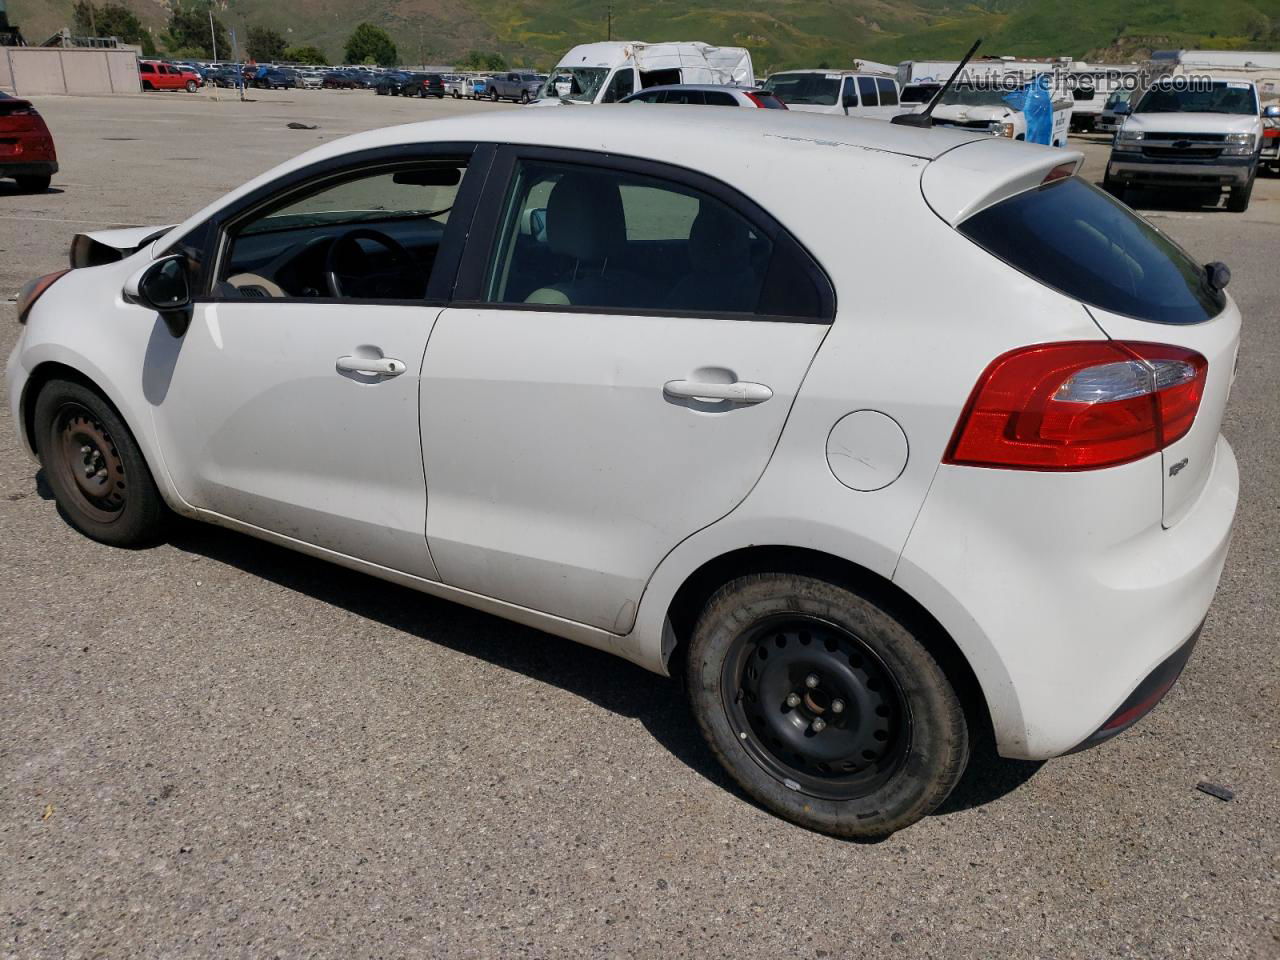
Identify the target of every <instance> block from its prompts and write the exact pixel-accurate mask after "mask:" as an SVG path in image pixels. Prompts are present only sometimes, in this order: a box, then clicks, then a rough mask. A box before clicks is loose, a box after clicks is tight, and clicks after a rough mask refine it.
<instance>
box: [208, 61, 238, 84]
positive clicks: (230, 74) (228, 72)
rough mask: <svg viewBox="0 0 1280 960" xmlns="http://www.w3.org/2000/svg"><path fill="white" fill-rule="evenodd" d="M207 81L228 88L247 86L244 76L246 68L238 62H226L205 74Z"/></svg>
mask: <svg viewBox="0 0 1280 960" xmlns="http://www.w3.org/2000/svg"><path fill="white" fill-rule="evenodd" d="M205 82H206V83H212V84H213V85H214V86H215V87H225V88H227V89H236V88H239V87H244V86H246V81H245V77H244V68H243V67H241V66H238V65H237V64H233V63H232V64H226V65H224V66H221V67H218V68H216V69H214V70H211V71H209V72H208V73H207V74H206V75H205Z"/></svg>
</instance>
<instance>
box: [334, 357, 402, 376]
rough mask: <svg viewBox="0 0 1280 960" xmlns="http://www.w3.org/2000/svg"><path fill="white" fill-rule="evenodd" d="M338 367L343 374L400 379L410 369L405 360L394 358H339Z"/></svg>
mask: <svg viewBox="0 0 1280 960" xmlns="http://www.w3.org/2000/svg"><path fill="white" fill-rule="evenodd" d="M337 367H338V369H339V370H341V371H342V372H343V373H371V374H374V375H375V376H379V377H398V376H400V374H402V373H404V372H405V370H407V369H408V368H407V367H406V366H405V365H404V361H403V360H396V359H394V358H393V357H339V358H338V363H337Z"/></svg>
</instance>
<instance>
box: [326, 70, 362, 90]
mask: <svg viewBox="0 0 1280 960" xmlns="http://www.w3.org/2000/svg"><path fill="white" fill-rule="evenodd" d="M320 85H321V86H322V87H324V88H325V89H326V90H354V89H355V88H356V87H358V86H359V84H358V83H357V82H356V79H355V77H353V76H352V75H351V74H349V73H347V72H346V71H345V70H330V71H329V72H328V73H326V74H325V75H324V77H323V79H322V80H321V81H320Z"/></svg>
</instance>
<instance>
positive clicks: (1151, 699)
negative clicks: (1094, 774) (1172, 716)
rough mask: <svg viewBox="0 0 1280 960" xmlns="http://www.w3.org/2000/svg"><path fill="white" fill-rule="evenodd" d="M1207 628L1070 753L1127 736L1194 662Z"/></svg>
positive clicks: (1191, 638)
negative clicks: (1195, 653)
mask: <svg viewBox="0 0 1280 960" xmlns="http://www.w3.org/2000/svg"><path fill="white" fill-rule="evenodd" d="M1203 627H1204V624H1203V623H1201V624H1200V626H1198V627H1196V632H1195V633H1193V634H1192V635H1191V636H1190V637H1189V638H1187V641H1186V642H1185V643H1184V644H1183V645H1182V646H1180V647H1179V648H1178V649H1177V650H1175V651H1173V653H1171V654H1169V656H1168V657H1166V658H1165V659H1164V660H1163V661H1162V662H1161V664H1160V665H1159V666H1158V667H1156V668H1155V669H1154V670H1152V671H1151V672H1150V673H1148V674H1147V675H1146V677H1145V678H1144V679H1143V681H1142V682H1141V683H1140V684H1138V685H1137V686H1136V687H1134V688H1133V692H1132V693H1130V694H1129V696H1128V697H1127V698H1126V699H1125V701H1124V703H1122V704H1120V706H1119V707H1117V708H1116V712H1115V713H1113V714H1112V715H1111V716H1109V717H1108V718H1107V722H1106V723H1104V724H1103V725H1102V726H1100V727H1099V728H1098V729H1097V730H1095V731H1093V733H1091V734H1090V735H1089V736H1087V737H1086V738H1085V739H1084V740H1082V741H1080V743H1078V744H1076V745H1075V746H1074V747H1072V748H1071V749H1070V750H1069V751H1067V752H1068V753H1079V752H1080V751H1081V750H1088V749H1089V748H1090V747H1096V746H1097V745H1098V744H1100V743H1106V742H1107V741H1108V740H1110V739H1111V738H1112V737H1115V736H1119V735H1120V734H1122V733H1124V732H1125V731H1126V730H1128V729H1129V728H1130V727H1132V726H1133V725H1134V724H1135V723H1137V722H1138V721H1139V720H1141V719H1142V718H1143V717H1145V716H1146V715H1147V714H1148V713H1150V712H1151V711H1152V710H1154V709H1155V708H1156V704H1158V703H1159V702H1160V701H1161V700H1163V699H1164V695H1165V694H1166V693H1168V692H1169V691H1170V690H1172V689H1173V685H1174V684H1175V683H1177V682H1178V677H1180V676H1182V669H1183V667H1185V666H1186V665H1187V661H1188V660H1190V659H1191V653H1192V651H1193V650H1195V647H1196V641H1197V640H1199V639H1200V631H1201V630H1202V629H1203Z"/></svg>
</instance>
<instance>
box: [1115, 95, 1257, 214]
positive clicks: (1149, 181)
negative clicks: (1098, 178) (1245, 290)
mask: <svg viewBox="0 0 1280 960" xmlns="http://www.w3.org/2000/svg"><path fill="white" fill-rule="evenodd" d="M1115 109H1116V112H1117V113H1118V114H1120V115H1121V116H1124V122H1123V124H1122V125H1121V127H1120V130H1119V132H1118V133H1117V134H1116V139H1115V142H1114V143H1113V144H1112V147H1111V157H1110V159H1109V160H1108V161H1107V172H1106V178H1105V181H1104V183H1105V186H1106V188H1107V190H1108V191H1110V192H1111V193H1112V194H1113V195H1115V196H1116V197H1119V198H1120V199H1124V198H1125V196H1127V192H1128V190H1129V188H1130V187H1163V188H1171V189H1180V190H1183V191H1185V192H1189V193H1198V194H1200V195H1202V196H1203V197H1204V198H1205V199H1206V200H1211V201H1212V202H1213V203H1214V204H1216V203H1217V202H1218V201H1219V200H1220V199H1221V196H1222V191H1223V189H1226V191H1227V209H1228V210H1232V211H1235V212H1237V213H1243V212H1244V211H1245V210H1248V209H1249V200H1250V197H1251V196H1252V194H1253V181H1254V179H1255V178H1256V176H1257V173H1258V165H1259V153H1260V151H1261V149H1262V141H1263V132H1264V127H1263V109H1262V107H1261V105H1260V104H1259V102H1258V91H1257V88H1256V87H1255V86H1254V84H1253V82H1252V81H1250V80H1232V79H1225V78H1213V77H1209V76H1206V77H1204V78H1202V79H1201V78H1191V79H1190V80H1189V81H1188V79H1187V78H1165V79H1162V80H1159V81H1157V82H1156V83H1154V84H1153V85H1152V86H1150V87H1149V88H1148V89H1147V91H1146V92H1145V93H1144V94H1143V95H1142V97H1141V98H1140V99H1139V100H1138V101H1137V103H1136V104H1134V105H1133V107H1132V110H1130V105H1129V104H1127V103H1126V104H1119V105H1117V107H1116V108H1115ZM1267 111H1268V114H1267V115H1268V116H1270V117H1277V118H1280V107H1268V108H1267Z"/></svg>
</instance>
